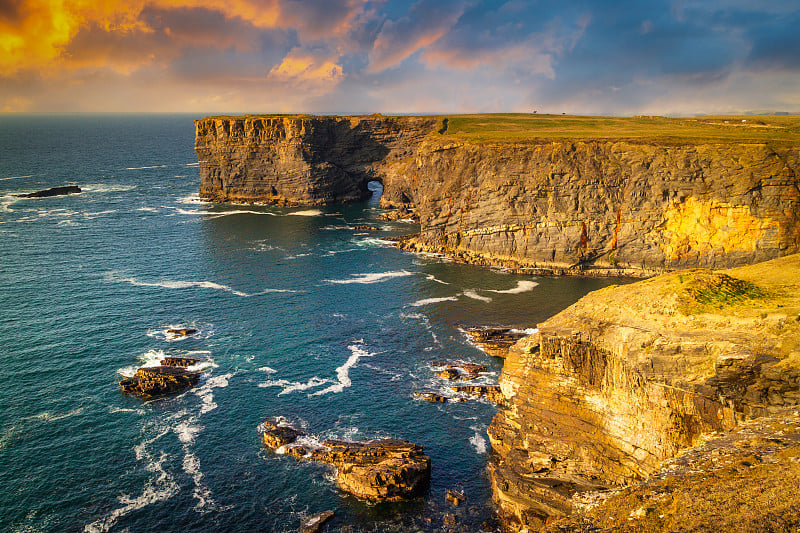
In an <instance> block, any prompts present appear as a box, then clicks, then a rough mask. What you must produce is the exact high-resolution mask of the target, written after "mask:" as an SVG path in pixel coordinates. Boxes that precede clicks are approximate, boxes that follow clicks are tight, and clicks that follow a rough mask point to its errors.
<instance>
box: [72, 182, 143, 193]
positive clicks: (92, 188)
mask: <svg viewBox="0 0 800 533" xmlns="http://www.w3.org/2000/svg"><path fill="white" fill-rule="evenodd" d="M135 188H136V185H122V184H112V183H89V184H87V185H81V190H82V191H83V192H125V191H130V190H133V189H135Z"/></svg>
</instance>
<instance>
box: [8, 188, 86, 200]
mask: <svg viewBox="0 0 800 533" xmlns="http://www.w3.org/2000/svg"><path fill="white" fill-rule="evenodd" d="M79 192H81V188H80V187H78V186H77V185H66V186H64V187H52V188H50V189H44V190H41V191H36V192H29V193H25V194H17V195H16V196H17V197H18V198H48V197H50V196H65V195H67V194H77V193H79Z"/></svg>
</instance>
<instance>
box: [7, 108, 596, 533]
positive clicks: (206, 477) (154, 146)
mask: <svg viewBox="0 0 800 533" xmlns="http://www.w3.org/2000/svg"><path fill="white" fill-rule="evenodd" d="M193 118H197V117H191V116H129V115H128V116H125V115H121V116H56V117H49V116H11V117H9V116H5V117H2V118H0V268H1V274H0V311H1V312H2V315H1V318H2V320H0V343H2V352H0V358H2V359H0V362H1V363H2V366H0V368H1V369H2V373H1V374H0V509H1V510H2V513H0V530H3V531H6V530H8V531H132V532H140V531H186V530H192V531H294V530H296V529H297V527H298V526H299V525H300V523H301V522H302V520H303V518H304V517H306V516H308V515H310V514H313V513H316V512H319V511H323V510H328V509H332V510H335V511H336V513H337V517H336V518H335V519H334V521H333V522H331V523H330V525H329V526H328V528H327V530H328V531H395V530H396V531H418V530H423V531H431V530H435V529H438V528H440V527H441V524H442V514H443V513H444V512H454V513H455V514H456V515H457V517H458V519H459V521H460V524H461V527H462V528H464V529H465V530H477V529H479V528H480V527H481V524H484V523H485V522H487V521H488V522H489V525H491V524H492V520H493V519H492V506H491V502H490V491H489V485H488V479H487V476H486V471H485V468H486V463H487V460H488V458H487V454H488V450H487V448H488V437H487V436H486V428H487V427H488V425H489V423H490V421H491V417H492V415H493V413H494V411H495V408H494V407H493V406H492V405H490V404H488V403H482V402H469V403H453V404H444V405H442V404H431V403H426V402H421V401H418V400H415V399H414V398H413V396H412V395H413V393H414V392H415V391H421V390H442V389H444V388H445V386H446V383H445V382H443V381H442V380H440V379H438V378H437V377H436V376H435V371H434V370H433V368H432V367H431V363H433V362H437V361H442V360H448V359H460V360H465V361H471V362H480V363H485V364H487V365H489V367H490V369H491V371H492V372H491V373H490V374H489V375H487V376H486V377H484V378H482V379H481V382H483V383H496V381H497V377H498V374H499V371H500V369H501V366H502V361H500V360H496V359H493V358H490V357H488V356H486V355H485V354H483V353H482V352H481V351H479V350H477V349H476V348H474V347H473V346H471V345H470V344H469V343H468V342H467V341H466V339H465V338H464V337H463V335H462V334H461V333H460V332H459V330H458V326H459V325H462V324H508V325H513V326H517V327H530V326H532V325H534V324H535V323H536V322H537V321H541V320H543V319H545V318H546V317H547V316H549V315H551V314H553V313H554V312H557V311H558V310H560V309H562V308H564V307H565V306H567V305H569V304H570V303H572V302H573V301H575V300H577V299H578V298H579V297H580V296H581V295H583V294H585V293H586V292H588V291H590V290H593V289H596V288H599V287H601V286H604V285H607V284H609V283H611V281H609V280H598V279H580V278H568V279H567V278H565V279H545V278H543V279H535V280H532V281H535V282H536V283H538V285H536V286H535V287H530V285H531V284H524V283H523V284H522V285H520V282H522V281H531V278H523V277H518V276H513V275H508V274H503V273H500V272H496V271H492V270H490V269H485V268H477V267H470V266H463V265H456V264H452V263H448V262H445V261H443V260H441V259H440V258H435V257H421V256H416V255H411V254H407V253H404V252H400V251H398V250H396V249H394V248H392V247H390V246H387V245H386V244H385V243H384V242H382V241H381V240H380V239H378V238H377V237H380V236H390V235H398V234H403V233H409V232H412V231H414V230H415V227H414V226H413V225H412V224H405V223H386V222H380V221H378V219H377V215H378V213H379V210H378V209H377V200H376V199H373V200H372V201H370V202H365V203H363V204H358V205H349V206H337V207H330V208H323V209H283V208H266V207H254V206H235V205H231V206H217V205H210V204H205V203H201V202H199V201H198V200H197V198H196V194H197V189H198V186H199V172H198V167H197V158H196V156H195V154H194V151H193V142H194V128H193V125H192V122H191V120H192V119H193ZM65 184H77V185H79V186H80V187H81V188H82V189H83V190H84V192H83V193H81V194H79V195H72V196H65V197H55V198H43V199H17V198H15V197H13V196H11V195H12V194H13V193H20V192H30V191H34V190H38V189H43V188H48V187H54V186H59V185H65ZM354 224H374V225H379V226H381V227H382V228H383V231H381V232H378V233H374V232H373V233H372V234H358V232H355V231H353V230H352V229H349V228H348V227H347V226H352V225H354ZM515 289H516V290H515ZM522 289H530V290H522ZM493 291H500V292H493ZM503 291H506V292H503ZM176 326H187V327H195V328H198V329H199V334H198V335H196V336H195V337H191V338H185V339H174V338H170V337H169V336H168V335H167V334H166V333H165V330H166V329H167V328H168V327H176ZM185 354H194V355H196V356H199V357H201V358H202V359H203V360H204V361H205V363H204V364H203V365H202V368H203V370H204V378H203V380H202V381H201V383H200V384H199V386H198V387H196V388H195V389H192V390H190V391H187V392H185V393H183V394H180V395H177V396H172V397H168V398H163V399H158V400H152V401H143V400H141V399H139V398H137V397H132V396H126V395H123V394H121V393H120V391H119V386H118V381H119V380H120V379H121V377H122V376H123V375H126V374H130V373H131V372H133V371H135V369H136V367H137V366H139V365H141V364H144V363H147V362H148V361H153V360H156V359H158V358H159V357H160V356H162V355H185ZM274 416H284V417H286V418H287V419H289V420H290V421H292V422H294V423H295V424H298V425H301V426H302V427H304V428H306V430H307V431H308V432H309V433H311V434H312V435H313V436H314V437H316V438H319V439H324V438H331V437H333V438H345V439H370V438H377V437H399V438H404V439H409V440H412V441H414V442H417V443H419V444H421V445H422V446H424V448H425V451H426V453H427V454H428V455H430V457H431V460H432V480H431V484H430V488H429V490H428V492H427V493H426V494H425V496H424V497H422V498H419V499H417V500H415V501H412V502H408V503H404V504H381V505H371V504H367V503H364V502H361V501H359V500H357V499H355V498H352V497H350V496H347V495H346V494H343V493H341V492H339V491H338V490H337V488H336V485H335V483H334V482H333V481H332V476H331V472H330V471H329V469H328V468H327V467H326V466H324V465H319V464H314V463H308V462H299V461H296V460H294V459H292V458H290V457H284V456H276V455H274V454H271V453H269V452H267V451H265V450H264V449H263V447H262V445H261V444H260V441H259V434H258V425H259V423H260V422H262V421H263V420H264V419H266V418H269V417H274ZM447 488H455V489H459V490H463V491H464V492H465V493H466V495H467V503H466V505H462V506H461V507H459V508H458V509H454V508H452V507H448V506H447V505H446V504H445V502H444V491H445V489H447Z"/></svg>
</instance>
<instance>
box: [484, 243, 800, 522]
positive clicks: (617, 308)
mask: <svg viewBox="0 0 800 533" xmlns="http://www.w3.org/2000/svg"><path fill="white" fill-rule="evenodd" d="M799 316H800V255H794V256H789V257H785V258H781V259H776V260H773V261H768V262H766V263H761V264H757V265H753V266H750V267H741V268H737V269H732V270H729V271H722V272H712V271H709V270H702V269H696V270H690V271H683V272H678V273H674V274H666V275H663V276H659V277H657V278H653V279H650V280H647V281H642V282H639V283H635V284H631V285H625V286H622V287H618V286H612V287H607V288H605V289H601V290H599V291H595V292H593V293H590V294H589V295H587V296H586V297H584V298H582V299H581V300H580V301H579V302H578V303H576V304H575V305H573V306H571V307H569V308H567V309H566V310H565V311H563V312H561V313H559V314H558V315H556V316H554V317H552V318H550V319H549V320H547V321H546V322H544V323H542V324H539V333H537V334H535V335H532V336H530V337H526V338H524V339H521V340H520V341H518V342H517V343H516V344H515V345H514V346H512V347H511V348H510V349H509V351H508V357H507V358H506V360H505V365H504V367H503V372H502V374H501V377H500V387H501V390H502V395H503V397H504V401H503V402H501V404H500V408H499V410H498V412H497V415H496V416H495V417H494V419H493V421H492V424H491V426H490V428H489V437H490V441H491V444H492V448H493V449H494V451H495V452H496V456H495V459H494V460H493V462H492V464H491V465H490V471H491V474H490V477H491V481H492V489H493V498H494V500H495V502H496V503H497V504H498V507H499V509H500V511H501V514H502V516H503V517H504V520H505V523H506V525H507V526H509V527H512V528H514V527H516V528H523V527H528V528H538V527H542V526H543V525H544V524H545V523H546V522H547V521H548V520H550V521H552V520H553V519H557V518H563V517H567V516H569V515H571V514H573V513H574V512H575V511H576V509H578V508H579V507H578V506H577V505H576V503H575V502H578V501H580V498H581V494H584V493H587V492H592V491H596V490H602V489H608V488H614V487H622V486H625V485H628V484H631V483H637V482H639V481H641V480H645V479H649V478H650V476H652V475H653V474H654V473H655V472H657V471H659V469H660V468H661V465H662V463H663V461H665V460H667V459H670V458H672V457H675V455H676V454H678V453H679V452H680V451H681V450H682V449H686V448H689V447H691V446H694V445H697V444H699V443H700V442H701V440H702V438H703V437H704V435H707V434H709V433H712V432H715V431H727V430H731V429H734V428H736V427H737V426H738V425H739V424H740V423H741V421H742V420H743V419H745V418H748V417H750V418H754V417H760V416H764V415H769V414H772V413H777V412H780V411H782V410H784V409H785V408H786V407H787V406H796V405H798V402H800V387H799V385H800V320H798V317H799ZM779 436H780V435H779V434H777V433H776V435H775V436H774V438H778V437H779ZM770 438H772V437H770ZM687 479H688V478H687ZM776 482H777V481H776ZM792 483H794V482H792ZM686 487H687V488H688V485H687V486H686ZM698 490H699V489H698ZM681 494H682V495H676V496H674V497H673V496H671V498H673V500H674V501H675V502H679V501H684V500H683V499H686V500H687V501H688V499H691V498H692V496H691V495H690V494H693V493H690V492H686V493H685V494H683V493H681ZM731 497H732V498H733V497H736V495H735V494H733V493H731ZM720 498H721V499H720V500H719V501H718V502H717V503H716V504H713V505H712V504H711V503H709V507H708V508H707V510H706V511H703V512H704V513H705V512H707V513H714V514H715V515H721V514H724V513H727V512H728V507H726V504H725V502H724V501H723V500H724V496H722V495H721V496H720ZM665 501H666V500H665ZM793 502H794V503H793V505H796V506H797V505H800V499H798V500H793ZM675 505H676V506H679V505H682V504H679V503H675ZM649 512H650V511H648V508H647V507H645V508H644V510H643V511H641V513H645V514H646V513H649ZM637 513H639V511H637ZM641 513H639V514H641ZM661 514H663V513H661ZM637 516H638V514H637ZM655 516H658V513H656V515H655ZM627 519H628V517H627V516H620V515H617V516H616V520H619V521H621V522H620V523H622V522H626V521H627ZM780 519H781V517H780V516H778V517H774V518H770V522H771V523H775V521H776V520H778V521H779V520H780ZM677 525H678V524H677V523H676V527H677ZM665 527H666V526H665ZM667 529H669V528H667ZM756 529H758V528H756ZM656 530H658V529H655V530H654V531H656ZM686 530H687V531H688V530H689V529H686ZM722 530H724V528H723V529H722ZM640 531H642V529H640ZM658 531H660V530H658Z"/></svg>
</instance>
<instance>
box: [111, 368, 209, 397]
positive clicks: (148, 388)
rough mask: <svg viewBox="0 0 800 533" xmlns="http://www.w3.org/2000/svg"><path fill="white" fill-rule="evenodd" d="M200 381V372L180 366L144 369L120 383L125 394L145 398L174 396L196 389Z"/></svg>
mask: <svg viewBox="0 0 800 533" xmlns="http://www.w3.org/2000/svg"><path fill="white" fill-rule="evenodd" d="M199 380H200V372H192V371H191V370H186V369H185V368H182V367H180V366H152V367H142V368H140V369H139V370H137V371H136V374H135V375H133V377H129V378H125V379H123V380H122V381H120V382H119V384H120V386H121V387H122V390H123V392H132V393H135V394H141V395H143V396H158V395H162V394H173V393H176V392H181V391H183V390H186V389H188V388H191V387H194V386H195V385H196V384H197V382H198V381H199Z"/></svg>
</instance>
